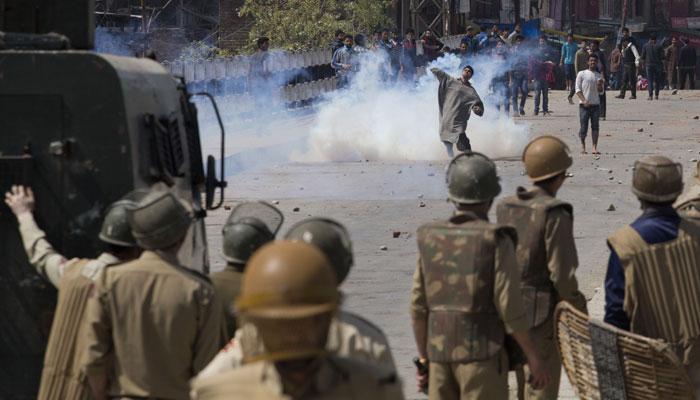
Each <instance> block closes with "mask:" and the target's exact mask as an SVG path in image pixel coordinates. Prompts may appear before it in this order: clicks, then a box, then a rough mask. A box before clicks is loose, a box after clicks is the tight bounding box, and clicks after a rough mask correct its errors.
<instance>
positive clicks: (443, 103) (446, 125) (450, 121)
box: [430, 65, 484, 157]
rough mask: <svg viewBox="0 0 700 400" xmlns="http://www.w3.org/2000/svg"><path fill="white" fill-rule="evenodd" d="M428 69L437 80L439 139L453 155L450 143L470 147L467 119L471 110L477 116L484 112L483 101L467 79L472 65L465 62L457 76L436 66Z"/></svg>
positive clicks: (470, 74) (448, 153)
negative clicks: (460, 73) (452, 75)
mask: <svg viewBox="0 0 700 400" xmlns="http://www.w3.org/2000/svg"><path fill="white" fill-rule="evenodd" d="M430 72H432V73H433V75H435V77H436V78H437V79H438V81H439V86H438V106H439V108H440V140H442V142H443V143H444V144H445V148H446V149H447V155H448V156H449V157H453V156H454V150H453V149H452V147H453V145H454V144H455V143H456V144H457V150H459V151H467V150H471V145H470V144H469V139H468V138H467V134H466V131H467V123H468V122H469V117H470V116H471V113H472V111H474V114H476V115H478V116H482V115H484V103H482V102H481V98H480V97H479V94H478V93H477V92H476V89H475V88H474V87H473V86H472V84H471V83H470V82H469V80H470V79H471V78H472V76H473V75H474V68H472V67H471V66H470V65H467V66H466V67H464V69H463V70H462V76H461V77H459V78H458V79H455V78H453V77H451V76H450V75H449V74H447V73H446V72H445V71H443V70H441V69H439V68H432V69H431V70H430Z"/></svg>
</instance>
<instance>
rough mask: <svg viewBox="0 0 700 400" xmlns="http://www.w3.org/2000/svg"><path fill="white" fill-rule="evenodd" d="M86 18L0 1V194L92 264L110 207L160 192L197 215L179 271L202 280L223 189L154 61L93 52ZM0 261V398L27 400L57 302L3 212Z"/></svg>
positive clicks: (85, 3) (82, 4)
mask: <svg viewBox="0 0 700 400" xmlns="http://www.w3.org/2000/svg"><path fill="white" fill-rule="evenodd" d="M93 7H94V6H93V4H92V0H71V1H49V0H6V1H3V2H0V192H1V193H4V192H5V191H7V190H8V188H9V187H10V185H12V184H23V185H29V186H31V187H32V188H33V189H34V193H35V195H36V197H37V204H36V211H35V216H36V219H37V221H38V223H39V225H40V226H41V227H42V229H44V230H45V231H46V233H47V236H48V240H49V241H50V242H51V243H52V244H53V245H54V247H55V248H57V249H58V250H59V251H60V252H61V253H62V254H64V255H65V256H67V257H95V256H97V255H98V254H99V252H100V245H99V242H98V240H97V235H98V232H99V228H100V224H101V219H102V216H103V213H104V210H105V208H106V207H107V206H108V205H109V204H110V203H112V202H113V201H115V200H117V199H119V198H120V197H121V196H123V195H124V194H126V193H127V192H129V191H131V190H133V189H138V188H149V187H154V186H161V187H163V188H168V189H170V190H172V191H174V192H175V193H177V194H178V195H179V196H182V197H183V198H186V199H188V200H190V201H192V203H193V204H194V205H195V211H196V215H197V217H196V218H197V219H196V223H194V224H193V227H192V228H191V230H190V232H189V234H188V238H187V241H188V245H185V246H183V250H182V252H181V254H180V256H181V261H182V262H183V264H184V265H188V266H192V268H194V269H198V270H200V271H206V270H207V268H208V262H207V258H208V255H207V247H206V238H205V232H204V222H203V221H204V220H203V218H204V216H205V214H206V213H205V211H204V209H205V208H206V205H208V206H209V207H212V205H213V203H214V198H213V197H214V191H215V189H216V188H217V187H219V188H221V194H220V197H219V198H218V199H217V200H218V203H219V204H218V205H220V204H221V202H222V201H223V186H224V185H225V183H224V182H223V180H222V179H221V180H219V179H216V177H215V168H214V158H213V157H211V156H209V157H208V159H207V173H206V174H205V171H204V165H203V160H202V154H201V148H200V137H199V128H198V124H197V109H196V107H195V105H194V104H193V103H192V101H191V96H192V95H191V94H190V93H188V92H187V89H186V87H185V85H184V83H183V82H181V81H178V80H176V79H175V78H174V77H172V76H171V75H170V74H169V73H168V72H167V71H166V70H165V69H164V68H163V67H162V66H161V65H160V64H158V63H157V62H155V61H153V60H150V59H137V58H129V57H117V56H110V55H104V54H97V53H95V52H92V51H91V49H92V48H93V38H94V19H93ZM212 100H213V99H212ZM222 141H223V127H222ZM222 149H223V146H222ZM221 160H222V165H221V166H220V168H221V169H220V171H224V168H223V157H221ZM203 191H204V192H205V193H206V196H204V197H206V199H204V200H203V199H202V197H203V196H202V195H201V193H202V192H203ZM0 256H1V257H0V315H2V317H1V318H0V399H25V398H26V399H30V398H36V393H37V390H38V385H39V378H40V374H41V365H42V358H43V353H44V348H45V345H46V339H47V336H48V333H49V329H50V327H51V322H52V316H53V308H54V304H55V298H56V291H55V289H54V288H53V287H52V286H51V285H50V284H49V283H48V282H47V281H45V280H44V279H43V278H42V277H41V276H39V275H38V274H37V273H36V272H35V271H34V269H33V268H32V267H31V266H30V264H29V262H28V260H27V257H26V254H25V252H24V249H23V246H22V242H21V239H20V236H19V233H18V231H17V222H16V219H15V218H14V216H13V215H12V213H11V212H10V211H9V209H8V208H7V207H6V206H5V205H4V203H3V204H2V205H0Z"/></svg>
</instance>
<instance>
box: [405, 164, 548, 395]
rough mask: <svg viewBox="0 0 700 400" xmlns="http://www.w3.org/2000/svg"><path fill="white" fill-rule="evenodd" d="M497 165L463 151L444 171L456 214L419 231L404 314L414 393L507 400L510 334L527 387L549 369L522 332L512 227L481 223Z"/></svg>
mask: <svg viewBox="0 0 700 400" xmlns="http://www.w3.org/2000/svg"><path fill="white" fill-rule="evenodd" d="M498 181H499V178H498V176H497V175H496V165H495V164H494V163H493V162H492V161H491V160H490V159H489V158H488V157H486V156H484V155H482V154H479V153H472V152H466V153H464V154H460V155H458V156H457V157H455V158H453V159H452V161H451V162H450V164H449V166H448V169H447V187H448V196H449V198H450V200H451V201H452V202H453V203H454V205H455V207H456V208H457V211H456V212H455V214H454V215H453V216H452V217H451V218H450V219H448V220H446V221H438V222H433V223H429V224H426V225H423V226H421V227H420V228H418V234H417V236H418V250H419V253H420V258H419V260H418V266H417V267H416V272H415V274H414V275H413V289H412V296H411V317H412V320H413V332H414V335H415V339H416V345H417V347H418V355H419V357H420V359H419V360H418V361H417V362H418V363H419V364H420V365H423V366H424V365H425V364H426V363H429V370H428V374H427V375H428V376H426V374H425V373H424V372H422V371H421V370H420V369H419V372H418V387H419V390H423V391H425V389H426V386H427V392H428V396H429V398H430V399H460V398H461V399H467V398H478V399H507V398H508V370H509V362H508V354H507V352H506V349H505V347H504V343H505V340H506V336H507V335H511V336H512V337H513V338H514V339H515V340H516V341H517V343H518V344H519V345H520V347H522V349H523V351H524V353H525V356H526V357H527V361H528V365H529V367H530V372H531V376H532V381H531V384H532V387H533V388H535V389H540V388H542V387H545V386H546V385H547V384H548V383H549V380H550V378H549V373H548V372H547V367H546V365H545V364H544V363H543V362H542V359H541V358H540V356H539V354H538V352H537V350H536V348H535V345H534V343H533V341H532V339H531V338H530V334H529V333H528V328H529V324H528V319H527V314H526V311H525V307H524V302H523V296H522V294H521V292H520V277H519V274H518V269H517V261H516V257H515V241H516V236H517V235H516V232H515V230H514V229H513V228H511V227H506V226H501V225H495V224H492V223H489V222H488V211H489V209H490V208H491V205H492V204H493V199H494V198H495V197H496V196H497V195H498V194H499V193H500V192H501V185H500V184H499V182H498Z"/></svg>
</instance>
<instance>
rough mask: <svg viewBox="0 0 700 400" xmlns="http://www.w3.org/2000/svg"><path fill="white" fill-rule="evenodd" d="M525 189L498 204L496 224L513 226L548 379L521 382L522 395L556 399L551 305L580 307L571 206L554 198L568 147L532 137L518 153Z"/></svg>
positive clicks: (567, 159) (525, 295)
mask: <svg viewBox="0 0 700 400" xmlns="http://www.w3.org/2000/svg"><path fill="white" fill-rule="evenodd" d="M523 163H525V170H526V171H527V174H528V176H529V178H530V181H532V183H533V186H532V187H530V188H527V189H526V188H524V187H518V188H517V191H516V194H515V196H511V197H507V198H505V199H503V200H502V201H501V202H500V203H499V204H498V210H497V213H496V214H497V216H498V223H499V224H503V225H510V226H513V227H515V229H516V230H517V232H518V246H517V248H516V254H517V261H518V270H519V271H520V277H521V279H522V280H521V288H522V293H523V300H525V310H526V313H527V322H528V324H529V326H530V327H531V330H530V333H531V335H532V338H533V341H534V342H535V345H536V346H537V350H538V351H539V353H540V354H541V355H542V357H543V358H544V362H545V363H546V364H547V369H548V370H549V374H550V376H551V378H552V380H551V381H550V383H549V385H547V386H546V387H545V388H543V389H541V390H535V389H534V388H532V387H531V385H529V384H525V382H519V383H520V384H521V385H522V384H525V387H524V391H523V393H524V396H525V398H528V399H556V398H557V397H558V395H559V379H560V375H561V359H560V357H559V354H558V353H557V349H556V343H555V341H554V324H555V321H554V318H553V314H554V306H555V305H556V304H557V303H558V302H559V301H561V300H565V301H568V302H570V303H572V304H574V306H575V307H577V308H579V309H580V310H583V311H585V310H586V299H585V297H584V296H583V294H581V292H579V290H578V281H577V280H576V268H577V267H578V256H577V253H576V244H575V243H574V232H573V208H572V207H571V205H570V204H569V203H566V202H563V201H561V200H559V199H557V198H556V195H557V192H558V191H559V189H560V188H561V186H562V185H563V184H564V181H565V180H566V170H567V169H568V168H569V167H571V165H572V164H573V160H572V158H571V154H570V152H569V148H568V146H567V145H566V144H565V143H564V142H562V141H561V140H559V139H557V138H556V137H553V136H540V137H538V138H536V139H534V140H532V141H531V142H530V143H529V144H528V145H527V147H525V150H524V152H523Z"/></svg>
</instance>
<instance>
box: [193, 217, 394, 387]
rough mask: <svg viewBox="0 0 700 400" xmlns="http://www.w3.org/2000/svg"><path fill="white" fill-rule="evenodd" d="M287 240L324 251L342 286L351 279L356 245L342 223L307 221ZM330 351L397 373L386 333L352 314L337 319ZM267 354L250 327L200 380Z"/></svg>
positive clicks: (241, 331)
mask: <svg viewBox="0 0 700 400" xmlns="http://www.w3.org/2000/svg"><path fill="white" fill-rule="evenodd" d="M285 239H286V240H290V241H295V242H303V243H307V244H310V245H313V246H314V247H316V248H317V249H319V250H321V251H322V252H323V254H324V255H325V256H326V258H327V259H328V260H329V262H330V265H331V267H332V268H333V272H334V273H335V277H336V282H338V285H339V286H340V284H342V283H343V281H344V280H345V278H346V277H347V276H348V273H349V272H350V268H351V267H352V265H353V255H352V242H351V241H350V235H349V234H348V232H347V230H346V229H345V227H344V226H343V225H341V224H340V223H338V222H336V221H334V220H331V219H327V218H318V217H313V218H307V219H305V220H302V221H300V222H298V223H297V224H296V225H294V226H292V227H291V228H290V229H289V231H288V232H287V233H286V235H285ZM326 349H327V350H328V351H329V352H330V353H333V354H336V355H337V356H339V357H347V358H352V359H356V360H359V361H363V362H367V363H370V364H373V365H375V366H377V367H380V368H383V369H385V370H386V371H387V372H389V373H395V372H396V366H395V365H394V358H393V357H392V355H391V349H390V348H389V341H388V340H387V338H386V336H385V335H384V332H382V330H381V329H380V328H379V327H377V326H376V325H374V324H373V323H372V322H370V321H367V320H366V319H364V318H362V317H361V316H359V315H356V314H354V313H351V312H348V311H344V310H339V311H338V312H337V313H336V315H335V316H334V317H333V320H332V321H331V325H330V329H329V333H328V341H327V343H326ZM264 352H265V348H264V346H263V345H262V341H261V339H260V335H259V334H258V332H257V331H256V329H255V327H254V326H253V325H252V324H246V325H244V326H242V327H241V329H239V330H238V331H237V332H236V334H235V336H234V338H233V339H232V340H231V341H230V342H229V344H228V345H227V346H226V347H225V348H224V349H223V350H221V352H219V354H218V355H217V356H216V357H215V358H214V360H212V362H211V363H209V365H208V366H207V367H206V368H205V369H204V370H203V371H202V372H201V373H200V374H199V375H198V377H197V379H200V378H202V377H206V376H212V375H216V374H220V373H221V372H225V371H229V370H231V369H234V368H238V367H240V366H241V365H242V364H243V361H244V357H245V358H250V357H255V356H257V355H259V354H262V353H264Z"/></svg>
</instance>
